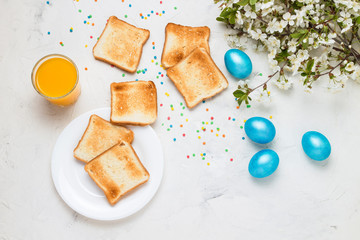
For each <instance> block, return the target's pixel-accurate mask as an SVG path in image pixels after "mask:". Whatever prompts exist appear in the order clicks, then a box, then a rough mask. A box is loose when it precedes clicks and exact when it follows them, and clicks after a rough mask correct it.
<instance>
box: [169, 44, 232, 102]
mask: <svg viewBox="0 0 360 240" xmlns="http://www.w3.org/2000/svg"><path fill="white" fill-rule="evenodd" d="M167 75H168V77H169V78H170V79H171V81H173V82H174V84H175V86H176V88H177V89H178V90H179V91H180V93H181V94H182V95H183V97H184V99H185V102H186V105H187V106H188V107H189V108H193V107H195V106H196V105H197V104H198V103H200V102H201V101H203V100H205V99H207V98H210V97H213V96H215V95H216V94H218V93H220V92H221V91H222V90H224V89H225V88H227V86H228V81H227V80H226V78H225V76H224V75H223V74H222V72H221V71H220V70H219V68H218V67H217V66H216V64H215V63H214V61H213V60H212V58H211V57H210V55H209V53H208V52H207V51H206V49H204V48H196V49H195V50H194V51H193V52H191V53H190V54H189V55H188V56H187V57H186V58H184V59H183V60H181V61H180V62H179V63H178V64H176V65H175V66H173V67H171V68H169V69H168V70H167Z"/></svg>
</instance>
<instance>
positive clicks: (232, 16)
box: [229, 12, 236, 24]
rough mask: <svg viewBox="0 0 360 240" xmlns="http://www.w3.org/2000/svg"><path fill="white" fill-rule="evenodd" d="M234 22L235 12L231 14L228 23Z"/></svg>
mask: <svg viewBox="0 0 360 240" xmlns="http://www.w3.org/2000/svg"><path fill="white" fill-rule="evenodd" d="M235 20H236V12H232V13H231V14H230V16H229V23H230V24H235Z"/></svg>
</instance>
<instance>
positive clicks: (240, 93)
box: [233, 89, 245, 98]
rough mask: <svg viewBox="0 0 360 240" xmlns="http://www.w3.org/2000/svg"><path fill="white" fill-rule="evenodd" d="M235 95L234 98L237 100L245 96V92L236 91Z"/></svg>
mask: <svg viewBox="0 0 360 240" xmlns="http://www.w3.org/2000/svg"><path fill="white" fill-rule="evenodd" d="M233 95H234V97H236V98H241V97H242V96H243V95H245V93H244V92H243V91H241V90H239V89H238V90H236V91H235V92H233Z"/></svg>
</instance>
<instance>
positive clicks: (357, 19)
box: [355, 16, 360, 24]
mask: <svg viewBox="0 0 360 240" xmlns="http://www.w3.org/2000/svg"><path fill="white" fill-rule="evenodd" d="M355 22H356V24H360V16H358V17H357V18H356V20H355Z"/></svg>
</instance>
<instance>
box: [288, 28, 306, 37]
mask: <svg viewBox="0 0 360 240" xmlns="http://www.w3.org/2000/svg"><path fill="white" fill-rule="evenodd" d="M307 33H308V30H307V29H300V30H299V31H297V32H295V33H293V34H290V36H291V37H292V38H295V39H296V38H301V37H303V36H304V35H306V34H307Z"/></svg>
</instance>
